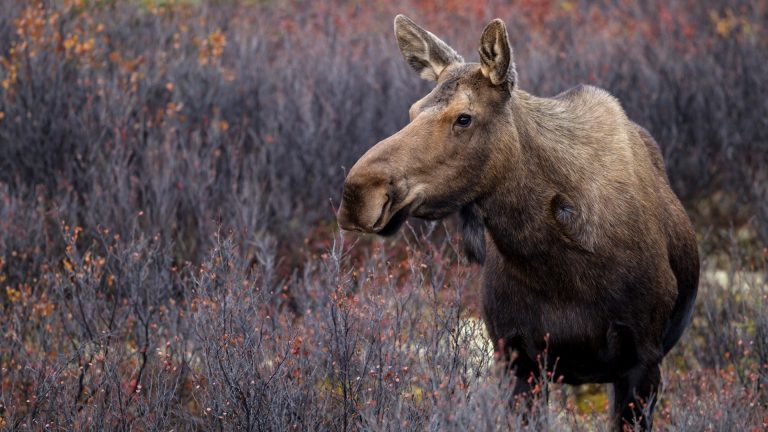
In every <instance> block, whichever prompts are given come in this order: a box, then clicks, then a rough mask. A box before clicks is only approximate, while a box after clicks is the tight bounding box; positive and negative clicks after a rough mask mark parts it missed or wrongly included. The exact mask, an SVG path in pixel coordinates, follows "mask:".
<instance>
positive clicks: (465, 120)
mask: <svg viewBox="0 0 768 432" xmlns="http://www.w3.org/2000/svg"><path fill="white" fill-rule="evenodd" d="M470 123H472V116H470V115H469V114H461V115H459V117H458V118H457V119H456V125H458V126H461V127H467V126H469V124H470Z"/></svg>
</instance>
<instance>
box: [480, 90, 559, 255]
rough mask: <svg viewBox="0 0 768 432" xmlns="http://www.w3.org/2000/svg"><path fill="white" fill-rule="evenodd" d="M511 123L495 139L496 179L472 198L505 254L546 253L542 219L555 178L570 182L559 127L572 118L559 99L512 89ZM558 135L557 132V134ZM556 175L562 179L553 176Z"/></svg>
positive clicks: (555, 188) (545, 227)
mask: <svg viewBox="0 0 768 432" xmlns="http://www.w3.org/2000/svg"><path fill="white" fill-rule="evenodd" d="M509 104H510V106H509V107H510V112H511V116H512V119H511V122H513V124H514V126H513V127H512V128H511V130H510V131H508V132H507V134H506V136H505V137H500V138H499V139H498V141H499V142H496V143H493V145H499V146H502V147H504V148H505V149H504V151H500V152H498V155H500V157H501V158H503V159H504V160H501V161H499V162H500V164H501V165H502V166H503V167H504V168H503V170H499V171H500V172H503V174H502V175H500V176H499V177H498V180H497V184H495V185H494V187H492V188H491V190H490V192H489V193H488V194H486V195H485V196H483V197H482V198H481V199H479V200H478V201H477V202H476V206H477V207H478V211H477V212H476V213H478V214H481V215H482V220H483V225H485V227H486V229H487V231H488V233H489V234H490V236H491V238H492V239H493V242H494V244H495V245H496V248H497V249H498V250H499V252H500V253H501V254H502V256H504V257H505V258H507V259H512V260H520V259H527V258H530V257H532V256H534V255H545V254H546V253H547V251H548V250H550V248H551V245H552V239H551V230H550V229H549V226H548V222H547V220H546V217H545V215H546V213H544V212H545V211H546V210H547V209H548V208H549V203H550V201H551V200H552V198H553V195H554V194H555V192H556V191H558V190H559V189H560V185H558V184H557V183H568V178H569V173H567V172H564V171H565V170H564V169H563V168H564V167H567V166H568V165H567V164H564V163H563V159H564V158H567V157H568V156H567V154H561V150H560V148H561V147H562V146H560V145H559V144H560V142H561V141H562V139H563V138H562V130H561V129H562V128H563V127H567V125H568V124H569V123H570V122H571V121H572V119H568V114H567V112H565V111H564V110H563V109H562V107H561V106H559V105H558V103H557V101H554V100H552V99H543V98H538V97H535V96H532V95H530V94H528V93H525V92H523V91H520V90H515V92H514V94H513V97H512V98H511V99H510V101H509ZM558 133H559V134H560V136H557V134H558ZM557 179H560V180H557Z"/></svg>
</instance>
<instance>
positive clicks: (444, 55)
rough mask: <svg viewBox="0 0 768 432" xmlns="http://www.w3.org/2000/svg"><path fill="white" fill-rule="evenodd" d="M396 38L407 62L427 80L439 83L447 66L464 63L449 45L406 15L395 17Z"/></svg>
mask: <svg viewBox="0 0 768 432" xmlns="http://www.w3.org/2000/svg"><path fill="white" fill-rule="evenodd" d="M395 37H397V45H398V46H399V47H400V52H401V53H403V58H405V61H406V62H407V63H408V64H409V65H410V66H411V68H412V69H413V70H415V71H416V72H417V73H418V74H419V75H420V76H421V77H422V78H424V79H425V80H429V81H437V77H438V76H440V72H442V71H443V69H445V68H446V67H447V66H449V65H451V64H454V63H463V62H464V59H463V58H461V56H460V55H458V54H457V53H456V51H454V50H453V48H451V47H449V46H448V44H446V43H445V42H443V41H441V40H440V39H439V38H438V37H437V36H435V35H433V34H432V33H430V32H428V31H426V30H424V29H423V28H421V27H419V26H418V25H416V23H415V22H413V21H411V19H410V18H408V17H407V16H405V15H398V16H396V17H395Z"/></svg>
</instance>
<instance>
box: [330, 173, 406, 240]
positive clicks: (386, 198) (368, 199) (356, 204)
mask: <svg viewBox="0 0 768 432" xmlns="http://www.w3.org/2000/svg"><path fill="white" fill-rule="evenodd" d="M350 180H351V181H350ZM392 198H393V194H392V191H391V190H390V188H389V187H388V185H387V184H386V183H385V184H375V185H364V184H361V183H357V182H356V181H355V179H349V178H348V179H347V181H345V182H344V192H343V194H342V198H341V205H340V206H339V210H338V212H337V214H336V217H337V219H338V222H339V227H341V229H344V230H348V231H362V232H368V233H373V232H377V231H379V230H380V229H381V228H382V227H384V225H386V223H387V221H388V217H389V210H390V209H391V207H392V201H393V199H392Z"/></svg>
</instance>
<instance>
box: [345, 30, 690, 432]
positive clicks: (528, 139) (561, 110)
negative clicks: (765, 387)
mask: <svg viewBox="0 0 768 432" xmlns="http://www.w3.org/2000/svg"><path fill="white" fill-rule="evenodd" d="M412 26H416V25H415V24H414V23H413V22H412V21H410V20H407V21H406V19H402V18H400V17H398V19H396V21H395V31H396V34H397V35H398V40H399V41H401V40H403V38H402V37H401V34H419V35H422V37H427V38H435V37H434V35H432V34H431V33H428V32H425V31H421V32H420V31H418V30H415V29H414V28H412ZM425 34H426V35H428V36H423V35H425ZM435 39H436V38H435ZM438 41H439V40H438ZM419 43H423V41H422V42H419ZM404 45H405V47H404ZM426 45H427V46H430V47H432V49H421V48H419V49H415V50H414V49H412V48H413V47H411V46H410V45H408V43H405V44H403V43H401V44H400V46H401V50H402V51H403V55H404V56H405V57H406V59H409V56H410V57H413V56H414V55H417V54H414V53H419V52H420V53H423V55H424V58H420V59H415V60H414V59H409V64H412V65H416V67H414V68H415V69H416V70H417V72H419V73H420V75H421V76H422V77H426V78H427V79H436V80H437V85H436V87H435V89H434V90H433V91H432V92H431V93H430V94H428V95H427V96H426V97H424V98H423V99H421V100H420V101H418V102H416V103H415V104H414V105H413V106H412V107H411V110H410V117H411V122H410V123H409V124H408V125H407V126H406V127H404V128H403V129H402V130H401V131H399V132H397V133H396V134H394V135H393V136H391V137H389V138H387V139H385V140H384V141H382V142H380V143H378V144H377V145H376V146H374V147H373V148H371V150H369V151H368V152H367V153H366V154H365V155H364V156H363V157H362V158H361V159H360V160H359V161H358V162H357V163H356V164H355V166H354V167H353V168H352V169H351V170H350V172H349V175H348V177H347V179H346V181H345V186H344V195H343V199H342V204H341V207H340V209H339V214H338V217H339V224H340V225H341V226H342V227H343V228H345V229H354V230H359V231H364V232H377V233H380V234H391V233H393V232H395V231H396V230H397V229H398V228H399V226H400V224H401V223H402V222H403V221H404V220H405V218H407V217H408V216H409V215H412V216H416V217H421V218H426V219H438V218H442V217H445V216H447V215H448V214H451V213H454V212H457V211H460V213H461V218H462V229H463V235H464V238H465V248H466V250H467V253H468V255H469V257H470V258H471V259H474V260H476V261H478V262H484V272H483V273H484V289H483V296H482V298H483V312H484V318H485V321H486V325H487V328H488V331H489V333H490V335H491V338H492V340H493V341H494V342H498V343H499V345H498V346H499V347H500V348H501V347H503V349H504V355H505V358H506V359H507V361H508V362H509V364H510V367H512V368H513V369H514V370H515V373H516V375H517V376H518V378H519V379H518V383H517V386H516V389H515V392H516V393H521V394H525V393H528V390H530V388H529V380H528V378H529V377H530V375H531V374H533V375H537V374H538V373H539V372H540V371H539V366H538V364H539V363H538V362H537V360H536V359H537V358H540V356H542V355H544V354H546V357H547V363H546V364H547V365H549V366H550V367H551V366H552V365H555V364H556V365H557V366H556V374H557V375H558V376H562V380H564V381H565V382H566V383H572V384H579V383H585V382H610V383H613V388H614V393H615V401H614V410H615V413H616V417H615V418H616V427H617V428H621V427H622V425H623V424H625V423H627V422H632V421H633V419H637V420H639V424H640V426H641V427H644V428H650V427H651V424H652V418H649V417H651V416H650V415H649V413H652V410H653V405H654V402H655V397H656V392H657V390H658V383H659V380H660V374H659V365H660V363H661V360H662V358H663V357H664V355H665V354H666V353H667V352H668V351H669V350H670V349H671V348H672V346H673V345H674V344H675V343H676V342H677V340H678V339H679V338H680V336H681V334H682V332H683V330H684V329H685V327H686V326H687V324H688V322H689V321H690V316H691V311H692V306H693V302H694V300H695V296H696V289H697V285H698V274H699V262H698V255H697V247H696V242H695V237H694V234H693V230H692V228H691V225H690V222H689V220H688V217H687V216H686V214H685V211H684V210H683V208H682V206H681V204H680V202H679V201H678V199H677V198H676V196H675V195H674V193H673V192H672V190H671V189H670V187H669V183H668V180H667V176H666V173H665V170H664V163H663V159H662V157H661V153H660V151H659V148H658V145H657V144H656V142H655V141H654V140H653V138H652V137H651V136H650V134H648V132H647V131H646V130H645V129H643V128H641V127H640V126H638V125H636V124H634V123H633V122H632V121H631V120H629V119H628V118H627V116H626V114H625V113H624V110H623V109H622V107H621V105H620V104H619V102H618V101H617V100H616V99H615V98H614V97H612V96H611V95H610V94H608V93H607V92H605V91H603V90H600V89H597V88H594V87H590V86H579V87H576V88H574V89H571V90H568V91H566V92H564V93H562V94H560V95H558V96H555V97H554V98H539V97H535V96H532V95H530V94H528V93H526V92H524V91H522V90H520V89H518V88H517V85H516V84H517V83H516V82H517V76H516V73H515V70H514V62H513V59H512V50H511V48H510V47H509V44H508V37H507V32H506V28H505V27H504V24H503V22H501V21H500V20H494V21H492V22H491V24H489V25H488V27H487V28H486V30H485V31H484V32H483V36H482V37H481V47H480V54H481V64H471V63H469V64H467V63H463V61H461V60H457V57H458V56H457V55H453V54H455V53H453V54H451V52H453V51H452V50H451V51H450V52H445V53H442V54H440V53H437V54H435V53H434V52H433V51H434V47H443V46H444V47H447V45H445V43H444V42H442V41H439V42H436V41H430V42H428V43H427V44H426ZM422 48H423V47H422ZM448 49H450V48H448ZM430 56H432V57H435V56H436V57H437V58H438V59H439V60H438V61H435V60H434V58H432V59H431V58H430ZM446 58H452V59H454V60H453V62H452V63H450V64H448V65H445V64H444V61H443V60H442V59H446ZM430 65H434V66H430ZM419 68H421V69H419ZM425 68H427V69H430V70H428V71H426V72H425V71H424V69H425ZM462 116H471V123H470V124H469V125H468V126H463V125H462V124H461V117H462ZM545 340H546V342H545ZM631 404H632V405H633V406H634V407H635V408H634V409H632V408H631V407H630V406H631ZM643 404H645V406H646V407H647V409H646V411H645V412H644V411H643V410H642V409H641V408H640V407H641V406H643Z"/></svg>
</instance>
